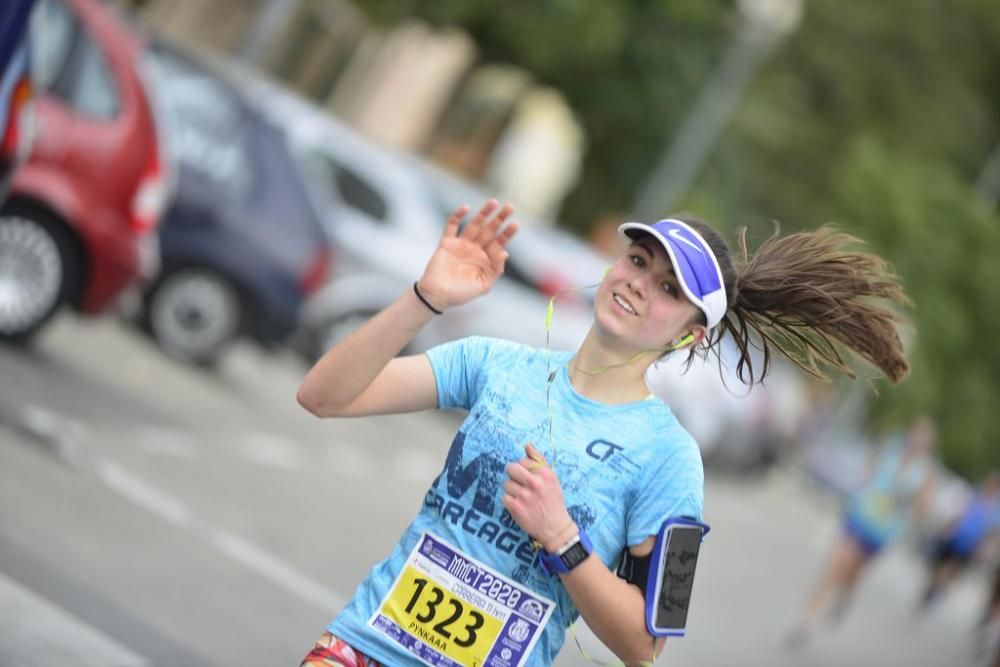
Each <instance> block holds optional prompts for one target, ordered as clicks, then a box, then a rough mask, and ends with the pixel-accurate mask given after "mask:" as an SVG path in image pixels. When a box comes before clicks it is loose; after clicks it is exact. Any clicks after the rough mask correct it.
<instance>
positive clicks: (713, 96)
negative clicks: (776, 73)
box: [633, 0, 801, 220]
mask: <svg viewBox="0 0 1000 667" xmlns="http://www.w3.org/2000/svg"><path fill="white" fill-rule="evenodd" d="M740 5H741V9H742V10H743V13H744V20H743V23H742V25H741V28H740V31H739V33H737V35H736V38H735V40H734V41H733V43H732V45H731V46H730V47H729V49H728V50H727V51H726V53H725V55H724V56H723V58H722V61H721V62H720V63H719V66H718V68H717V69H716V70H715V72H714V73H713V74H712V76H711V77H710V78H709V80H708V83H706V84H705V87H704V88H703V89H702V92H701V95H700V96H699V98H698V100H697V101H696V102H695V105H694V106H693V107H692V108H691V110H690V111H689V112H688V114H687V116H686V117H685V118H684V120H683V121H682V122H681V124H680V127H679V128H678V129H677V132H676V133H675V134H674V138H673V140H672V141H671V143H670V145H669V146H668V147H667V149H666V151H665V152H664V154H663V156H662V157H661V158H660V161H659V163H658V164H657V165H656V167H655V168H654V169H653V172H652V173H651V174H650V175H649V177H648V178H647V180H646V183H645V185H644V186H643V188H642V190H641V192H640V193H639V196H638V198H637V199H636V202H635V205H634V207H633V208H634V214H635V215H636V216H637V218H636V219H638V220H656V219H658V218H659V217H661V216H662V215H663V214H665V213H666V212H667V211H669V210H670V209H671V208H672V207H674V206H676V205H677V202H678V201H679V200H680V199H681V197H683V196H684V194H685V193H686V192H687V191H688V189H689V188H690V187H691V185H692V184H693V183H694V181H695V179H696V178H697V176H698V173H699V172H700V170H701V167H702V165H703V164H704V162H705V160H706V159H707V158H708V155H709V153H710V152H711V150H712V148H713V147H714V146H715V144H716V142H717V141H718V139H719V136H720V135H721V134H722V131H723V130H724V129H725V127H726V124H727V123H728V122H729V119H730V117H731V116H732V115H733V112H734V111H735V110H736V107H737V105H738V104H739V102H740V99H741V98H742V97H743V92H744V90H745V88H746V87H747V84H749V83H750V80H751V78H753V74H754V72H755V71H756V70H757V67H758V66H759V65H760V63H761V61H763V59H764V57H765V56H766V55H767V54H768V52H770V51H771V49H772V48H773V47H774V46H775V45H776V44H777V43H778V42H779V41H780V40H781V38H782V37H784V36H785V35H786V34H788V33H789V32H791V31H792V30H794V28H795V26H796V25H797V24H798V21H799V18H800V16H801V3H800V2H799V1H798V0H744V1H743V2H741V3H740Z"/></svg>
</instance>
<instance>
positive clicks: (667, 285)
mask: <svg viewBox="0 0 1000 667" xmlns="http://www.w3.org/2000/svg"><path fill="white" fill-rule="evenodd" d="M663 289H665V290H666V291H667V294H669V295H670V296H672V297H674V298H675V299H676V298H677V286H676V285H674V284H673V283H672V282H670V281H669V280H667V281H665V282H664V283H663Z"/></svg>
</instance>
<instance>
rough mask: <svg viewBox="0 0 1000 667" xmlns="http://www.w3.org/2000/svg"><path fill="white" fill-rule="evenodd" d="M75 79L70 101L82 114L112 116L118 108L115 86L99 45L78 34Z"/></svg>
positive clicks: (116, 113) (97, 116)
mask: <svg viewBox="0 0 1000 667" xmlns="http://www.w3.org/2000/svg"><path fill="white" fill-rule="evenodd" d="M77 68H78V69H77V72H76V81H75V82H74V85H73V87H72V89H71V92H70V94H69V100H68V101H69V103H70V104H71V105H72V107H73V108H74V109H76V110H77V111H79V112H80V113H81V114H84V115H87V116H92V117H95V118H114V117H115V116H117V115H118V110H119V109H120V108H121V98H120V97H119V94H118V86H117V84H116V83H115V79H114V76H112V74H111V71H110V69H109V66H108V61H107V60H106V59H105V58H104V54H103V53H102V52H101V49H100V47H99V46H98V45H97V43H96V42H94V41H93V40H92V39H90V38H89V37H86V36H84V35H83V34H81V39H80V45H79V54H78V59H77Z"/></svg>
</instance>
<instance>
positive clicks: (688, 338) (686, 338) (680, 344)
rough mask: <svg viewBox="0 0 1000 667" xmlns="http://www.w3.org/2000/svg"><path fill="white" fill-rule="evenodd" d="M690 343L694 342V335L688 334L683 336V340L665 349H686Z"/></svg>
mask: <svg viewBox="0 0 1000 667" xmlns="http://www.w3.org/2000/svg"><path fill="white" fill-rule="evenodd" d="M692 342H694V334H692V333H689V334H688V335H686V336H684V338H681V339H680V340H679V341H677V342H676V343H675V344H674V345H672V346H670V347H668V348H667V349H668V350H679V349H681V348H682V347H687V346H688V345H690V344H691V343H692Z"/></svg>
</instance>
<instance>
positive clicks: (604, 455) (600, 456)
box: [587, 440, 625, 463]
mask: <svg viewBox="0 0 1000 667" xmlns="http://www.w3.org/2000/svg"><path fill="white" fill-rule="evenodd" d="M623 449H625V448H624V447H622V446H621V445H616V444H615V443H613V442H608V441H607V440H594V441H593V442H592V443H590V444H589V445H587V456H589V457H590V458H592V459H597V460H598V461H600V462H601V463H604V462H605V461H607V460H608V459H610V458H611V457H612V456H614V454H615V452H620V451H621V450H623Z"/></svg>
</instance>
